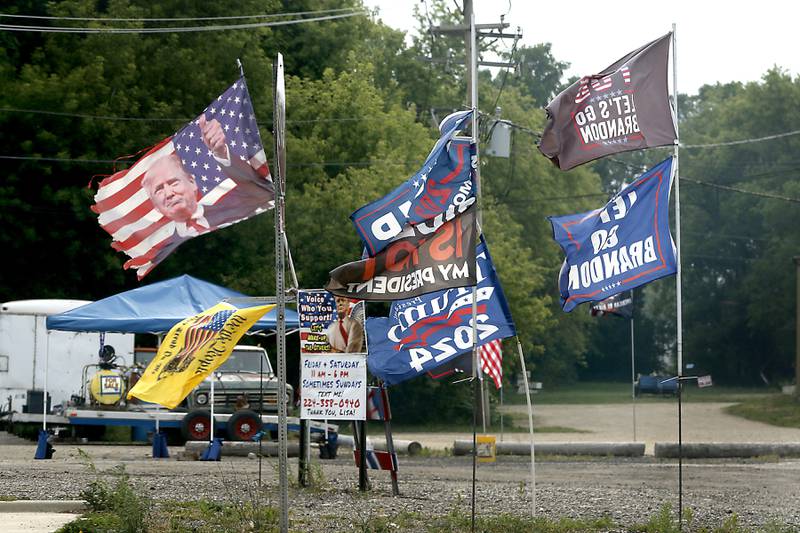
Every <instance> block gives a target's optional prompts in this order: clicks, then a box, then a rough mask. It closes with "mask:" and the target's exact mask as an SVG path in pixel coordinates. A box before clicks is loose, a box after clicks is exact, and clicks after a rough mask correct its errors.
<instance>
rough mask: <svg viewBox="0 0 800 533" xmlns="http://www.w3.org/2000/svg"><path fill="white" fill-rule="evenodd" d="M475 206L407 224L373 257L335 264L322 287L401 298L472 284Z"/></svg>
mask: <svg viewBox="0 0 800 533" xmlns="http://www.w3.org/2000/svg"><path fill="white" fill-rule="evenodd" d="M475 209H476V208H475V205H474V204H472V205H471V206H470V207H469V208H467V209H466V210H465V211H464V212H463V213H461V214H458V215H457V214H456V213H455V211H448V212H446V213H445V214H443V215H440V216H438V217H436V218H435V219H433V220H430V221H426V222H421V223H419V224H416V225H413V226H411V225H408V226H406V231H404V232H403V233H402V234H401V235H400V237H399V238H398V239H396V240H394V241H393V242H392V243H391V244H389V245H388V246H386V247H385V248H384V249H383V250H381V251H380V252H378V253H377V254H376V255H375V257H369V258H367V259H362V260H361V261H353V262H352V263H347V264H344V265H342V266H340V267H337V268H335V269H333V270H332V271H331V273H330V278H331V279H330V281H329V282H328V285H327V286H326V287H325V289H326V290H328V291H329V292H332V293H333V294H335V295H337V296H345V297H348V298H356V299H359V300H378V301H388V300H405V299H407V298H413V297H415V296H420V295H422V294H426V293H429V292H433V291H438V290H441V289H450V288H455V287H468V286H471V285H475V283H476V280H477V275H476V271H475V245H476V235H477V231H476V220H475Z"/></svg>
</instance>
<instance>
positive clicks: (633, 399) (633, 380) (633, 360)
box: [631, 289, 636, 442]
mask: <svg viewBox="0 0 800 533" xmlns="http://www.w3.org/2000/svg"><path fill="white" fill-rule="evenodd" d="M634 316H636V315H635V308H634V302H633V289H631V406H632V407H633V442H636V345H635V343H634V340H633V339H634V336H633V321H634Z"/></svg>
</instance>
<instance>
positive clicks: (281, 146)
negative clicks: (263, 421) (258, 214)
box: [262, 54, 289, 533]
mask: <svg viewBox="0 0 800 533" xmlns="http://www.w3.org/2000/svg"><path fill="white" fill-rule="evenodd" d="M273 83H274V86H275V90H274V91H273V96H274V108H273V134H274V138H275V177H274V179H275V297H276V298H277V310H278V311H277V314H278V316H277V319H278V320H277V328H276V332H275V333H276V339H275V341H276V347H277V349H276V351H277V359H278V386H279V387H280V388H281V390H280V391H279V392H278V474H279V488H280V513H281V516H280V531H281V533H288V531H289V477H288V474H287V463H288V453H287V426H286V417H287V412H286V411H287V405H286V393H285V389H286V291H285V290H286V281H285V279H284V277H285V268H286V265H285V260H284V254H285V251H284V244H285V242H286V241H285V235H284V231H285V228H284V223H285V221H284V210H285V204H284V202H285V198H284V194H285V192H286V190H285V186H286V141H285V137H284V136H285V127H286V95H285V93H284V90H285V89H284V80H283V55H282V54H278V55H277V57H276V58H275V64H274V67H273ZM262 379H263V377H262Z"/></svg>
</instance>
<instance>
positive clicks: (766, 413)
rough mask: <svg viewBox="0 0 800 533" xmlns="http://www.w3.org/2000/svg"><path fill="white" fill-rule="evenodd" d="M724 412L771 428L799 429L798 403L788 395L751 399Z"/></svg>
mask: <svg viewBox="0 0 800 533" xmlns="http://www.w3.org/2000/svg"><path fill="white" fill-rule="evenodd" d="M725 412H727V413H729V414H732V415H736V416H740V417H742V418H746V419H747V420H754V421H756V422H764V423H765V424H770V425H773V426H780V427H786V428H800V401H798V400H797V398H796V397H795V396H792V395H789V394H773V395H770V396H767V397H764V398H753V399H750V400H748V401H746V402H743V403H738V404H736V405H731V406H729V407H726V408H725Z"/></svg>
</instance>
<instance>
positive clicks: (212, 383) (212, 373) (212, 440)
mask: <svg viewBox="0 0 800 533" xmlns="http://www.w3.org/2000/svg"><path fill="white" fill-rule="evenodd" d="M209 377H210V378H211V395H210V398H209V399H210V401H211V424H210V425H211V432H210V433H209V434H208V443H209V444H214V379H215V378H216V376H215V375H214V371H213V370H212V371H211V376H209Z"/></svg>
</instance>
